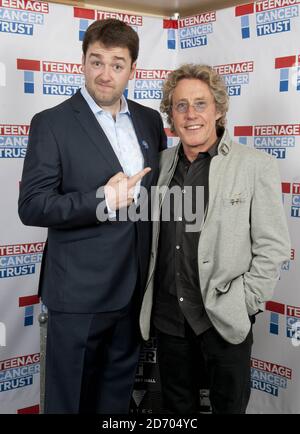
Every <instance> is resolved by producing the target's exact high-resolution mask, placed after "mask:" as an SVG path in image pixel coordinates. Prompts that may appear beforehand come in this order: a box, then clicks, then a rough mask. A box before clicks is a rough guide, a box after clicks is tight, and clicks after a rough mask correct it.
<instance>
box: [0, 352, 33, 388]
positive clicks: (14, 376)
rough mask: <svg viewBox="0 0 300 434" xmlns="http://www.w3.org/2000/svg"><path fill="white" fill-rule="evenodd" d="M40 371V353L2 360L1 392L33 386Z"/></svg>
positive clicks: (0, 365)
mask: <svg viewBox="0 0 300 434" xmlns="http://www.w3.org/2000/svg"><path fill="white" fill-rule="evenodd" d="M39 372H40V354H39V353H35V354H27V355H25V356H24V355H23V356H16V357H14V358H12V359H7V360H0V393H1V392H8V391H10V390H15V389H19V388H21V387H26V386H31V385H32V384H33V382H34V379H35V378H36V379H38V374H39Z"/></svg>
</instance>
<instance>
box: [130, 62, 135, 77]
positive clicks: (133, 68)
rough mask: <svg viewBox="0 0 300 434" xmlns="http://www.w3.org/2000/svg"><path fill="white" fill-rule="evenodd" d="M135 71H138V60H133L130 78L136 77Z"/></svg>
mask: <svg viewBox="0 0 300 434" xmlns="http://www.w3.org/2000/svg"><path fill="white" fill-rule="evenodd" d="M135 71H136V62H133V64H132V65H131V71H130V76H129V80H132V79H133V78H134V75H135Z"/></svg>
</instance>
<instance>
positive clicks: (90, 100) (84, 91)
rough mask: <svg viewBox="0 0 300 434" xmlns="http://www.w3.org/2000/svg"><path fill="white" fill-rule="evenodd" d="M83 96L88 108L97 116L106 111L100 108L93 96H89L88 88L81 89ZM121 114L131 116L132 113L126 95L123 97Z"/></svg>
mask: <svg viewBox="0 0 300 434" xmlns="http://www.w3.org/2000/svg"><path fill="white" fill-rule="evenodd" d="M80 92H81V95H82V96H83V98H84V99H85V100H86V102H87V104H88V106H89V107H90V109H91V110H92V112H93V113H94V115H96V114H97V113H101V112H104V111H105V110H104V109H103V108H102V107H100V106H99V105H98V104H97V103H96V102H95V101H94V99H93V98H92V97H91V95H90V94H89V92H88V90H87V88H86V87H85V86H83V87H82V88H81V89H80ZM119 113H122V114H123V113H124V114H129V115H130V111H129V108H128V103H127V101H126V98H125V96H124V95H122V96H121V108H120V112H119Z"/></svg>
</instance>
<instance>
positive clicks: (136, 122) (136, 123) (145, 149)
mask: <svg viewBox="0 0 300 434" xmlns="http://www.w3.org/2000/svg"><path fill="white" fill-rule="evenodd" d="M127 103H128V107H129V111H130V116H131V120H132V124H133V128H134V130H135V134H136V137H137V139H138V143H139V145H140V149H141V151H142V154H143V157H144V167H148V166H149V145H148V143H147V142H146V140H145V139H144V138H143V135H142V131H143V125H141V123H140V119H139V115H138V113H137V111H136V108H135V107H134V105H133V104H131V101H130V100H127ZM150 173H151V172H150ZM147 180H148V181H149V183H150V180H149V177H148V176H145V177H144V178H143V179H142V182H141V185H143V186H145V187H146V185H147V184H148V183H147Z"/></svg>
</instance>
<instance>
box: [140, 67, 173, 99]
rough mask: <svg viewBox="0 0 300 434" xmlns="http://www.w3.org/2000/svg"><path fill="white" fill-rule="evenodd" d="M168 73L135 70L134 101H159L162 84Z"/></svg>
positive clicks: (163, 71)
mask: <svg viewBox="0 0 300 434" xmlns="http://www.w3.org/2000/svg"><path fill="white" fill-rule="evenodd" d="M170 72H171V71H170V70H165V69H137V70H136V71H135V81H134V99H136V100H139V99H161V98H162V87H163V82H164V80H165V78H166V77H167V76H168V74H169V73H170Z"/></svg>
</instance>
